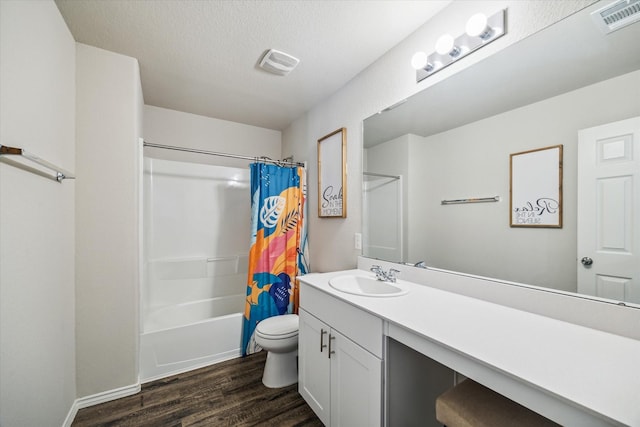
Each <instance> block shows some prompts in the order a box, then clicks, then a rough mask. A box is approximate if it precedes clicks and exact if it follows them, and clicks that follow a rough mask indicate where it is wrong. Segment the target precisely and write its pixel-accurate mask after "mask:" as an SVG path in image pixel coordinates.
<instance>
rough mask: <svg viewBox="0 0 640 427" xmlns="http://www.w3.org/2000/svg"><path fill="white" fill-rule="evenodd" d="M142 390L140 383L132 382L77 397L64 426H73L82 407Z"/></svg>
mask: <svg viewBox="0 0 640 427" xmlns="http://www.w3.org/2000/svg"><path fill="white" fill-rule="evenodd" d="M138 392H140V383H136V384H132V385H129V386H125V387H120V388H116V389H113V390H108V391H103V392H102V393H97V394H92V395H91V396H85V397H81V398H80V399H76V400H75V401H74V402H73V405H72V406H71V409H69V413H68V414H67V418H66V419H65V420H64V424H63V426H62V427H71V423H72V422H73V420H74V419H75V417H76V415H77V414H78V411H79V410H80V409H82V408H88V407H89V406H93V405H97V404H99V403H105V402H110V401H112V400H116V399H120V398H121V397H127V396H131V395H133V394H136V393H138Z"/></svg>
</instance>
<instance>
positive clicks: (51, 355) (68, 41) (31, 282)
mask: <svg viewBox="0 0 640 427" xmlns="http://www.w3.org/2000/svg"><path fill="white" fill-rule="evenodd" d="M75 56H76V52H75V42H74V40H73V37H72V36H71V34H70V33H69V30H68V29H67V27H66V25H65V23H64V21H63V20H62V17H61V16H60V13H59V12H58V9H57V8H56V6H55V4H54V3H53V2H42V1H35V2H32V1H26V2H25V1H4V0H3V1H1V2H0V58H1V59H0V60H1V65H0V141H2V142H1V143H2V144H3V145H9V146H17V147H22V148H25V149H26V150H28V151H29V150H30V151H32V152H33V153H37V154H38V155H39V156H42V158H45V159H47V160H48V161H50V162H52V163H55V164H58V165H61V166H63V167H65V168H67V169H69V170H72V171H74V172H75V161H76V159H75V126H76V118H75V112H76V105H75V90H76V89H75V75H76V72H75ZM76 186H77V181H74V180H67V181H65V182H64V183H63V184H58V183H56V182H55V181H52V180H49V179H46V178H43V177H41V176H38V175H35V174H32V173H29V172H26V171H24V170H21V169H19V168H16V167H14V166H11V165H9V164H5V163H4V162H0V197H1V201H0V316H1V317H0V425H2V426H3V427H13V426H48V425H51V426H60V425H62V424H63V423H64V422H65V417H67V414H68V412H69V408H70V407H71V406H72V404H73V401H74V400H75V398H76V396H77V392H76V360H75V343H76V339H75V316H74V307H75V296H74V289H75V283H74V281H75V273H74V266H75V262H74V258H73V257H74V251H75V244H74V235H75V232H76V231H75V220H74V202H75V200H76V194H77V193H76ZM25 402H29V404H25Z"/></svg>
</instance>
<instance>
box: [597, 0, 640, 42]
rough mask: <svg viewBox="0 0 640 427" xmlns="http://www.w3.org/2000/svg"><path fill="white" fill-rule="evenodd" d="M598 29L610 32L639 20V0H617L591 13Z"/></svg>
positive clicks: (606, 32)
mask: <svg viewBox="0 0 640 427" xmlns="http://www.w3.org/2000/svg"><path fill="white" fill-rule="evenodd" d="M591 17H592V18H593V20H594V21H595V23H596V25H597V26H598V28H600V30H601V31H602V32H603V33H605V34H608V33H611V32H613V31H616V30H619V29H620V28H622V27H624V26H627V25H629V24H632V23H634V22H636V21H638V20H640V0H617V1H614V2H613V3H611V4H609V5H607V6H605V7H603V8H602V9H598V10H596V11H595V12H592V13H591Z"/></svg>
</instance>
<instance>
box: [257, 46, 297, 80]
mask: <svg viewBox="0 0 640 427" xmlns="http://www.w3.org/2000/svg"><path fill="white" fill-rule="evenodd" d="M298 62H300V60H299V59H298V58H295V57H293V56H291V55H289V54H287V53H284V52H280V51H279V50H275V49H270V50H269V51H267V53H265V54H264V57H263V58H262V61H260V65H259V66H260V68H262V69H263V70H265V71H268V72H270V73H273V74H278V75H280V76H286V75H287V74H289V73H290V72H291V70H293V69H294V68H295V67H296V65H298Z"/></svg>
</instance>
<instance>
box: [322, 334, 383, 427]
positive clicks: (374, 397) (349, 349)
mask: <svg viewBox="0 0 640 427" xmlns="http://www.w3.org/2000/svg"><path fill="white" fill-rule="evenodd" d="M330 341H331V344H330V348H331V351H332V353H331V426H332V427H337V426H342V427H356V426H366V427H372V426H379V425H381V416H382V360H380V359H378V358H377V357H375V356H374V355H373V354H371V353H369V352H368V351H366V350H365V349H363V348H362V347H360V346H359V345H357V344H356V343H354V342H353V341H351V340H350V339H348V338H346V337H345V336H344V335H342V334H340V333H339V332H337V331H335V330H331V338H330Z"/></svg>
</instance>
